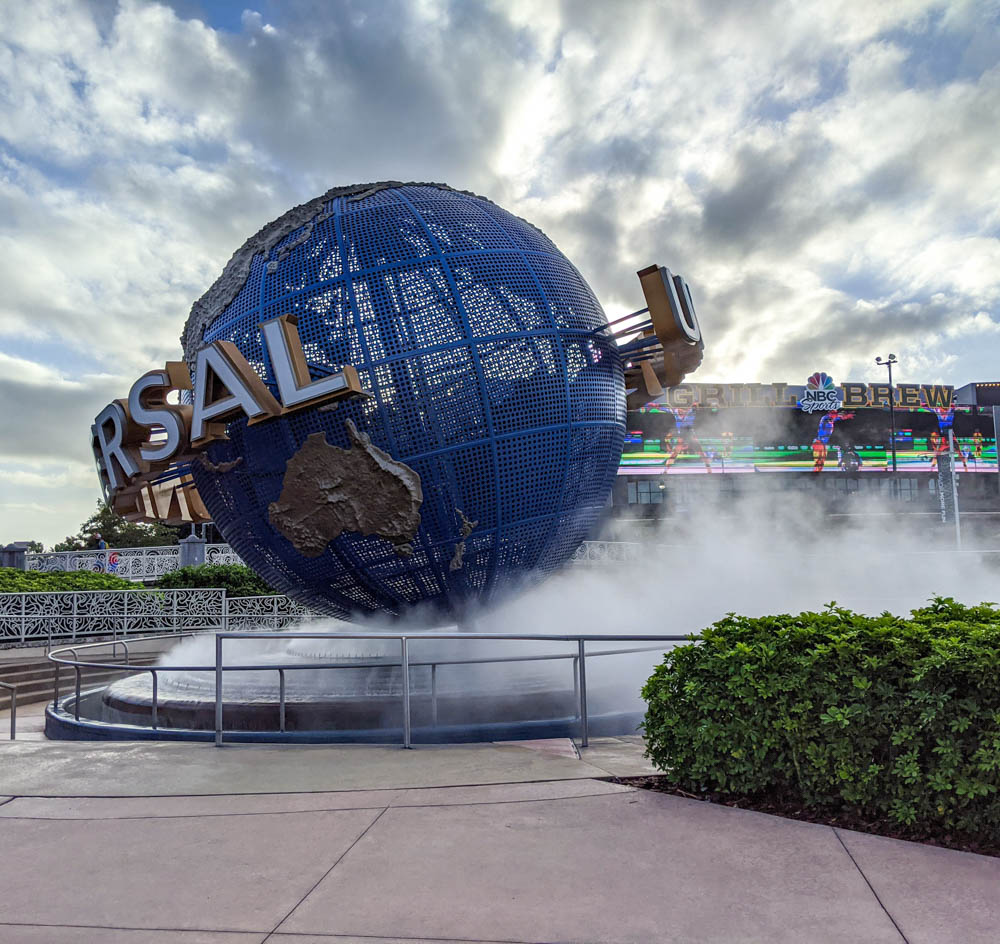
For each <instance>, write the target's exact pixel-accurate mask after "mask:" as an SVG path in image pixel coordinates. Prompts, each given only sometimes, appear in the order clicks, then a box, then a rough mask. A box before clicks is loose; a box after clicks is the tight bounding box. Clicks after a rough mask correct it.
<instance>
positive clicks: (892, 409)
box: [875, 354, 899, 472]
mask: <svg viewBox="0 0 1000 944" xmlns="http://www.w3.org/2000/svg"><path fill="white" fill-rule="evenodd" d="M875 363H876V364H878V365H879V367H888V368H889V425H890V426H891V427H892V471H893V472H895V471H896V397H895V396H894V395H893V392H892V365H893V364H898V363H899V362H898V361H897V360H896V355H895V354H890V355H889V356H888V357H887V358H886V359H885V360H882V358H881V357H876V358H875Z"/></svg>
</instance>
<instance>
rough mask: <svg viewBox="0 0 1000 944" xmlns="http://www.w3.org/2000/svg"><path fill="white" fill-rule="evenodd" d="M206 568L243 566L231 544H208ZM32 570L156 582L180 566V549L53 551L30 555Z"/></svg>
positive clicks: (170, 547)
mask: <svg viewBox="0 0 1000 944" xmlns="http://www.w3.org/2000/svg"><path fill="white" fill-rule="evenodd" d="M205 563H206V564H242V563H243V561H242V560H240V557H239V555H238V554H237V553H236V552H235V551H234V550H233V549H232V548H231V547H230V546H229V545H228V544H206V545H205ZM27 565H28V570H41V571H47V572H55V571H76V570H88V571H93V572H94V573H102V574H117V575H118V576H119V577H124V578H125V579H127V580H133V581H135V582H136V583H144V582H150V581H153V580H156V578H157V577H162V576H163V575H164V574H167V573H170V571H172V570H177V568H178V567H179V566H180V548H179V547H178V546H177V545H176V544H173V545H164V546H162V547H120V548H108V549H107V550H101V551H95V550H83V551H49V552H47V553H43V554H28V555H27Z"/></svg>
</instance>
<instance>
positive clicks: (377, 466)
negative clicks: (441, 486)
mask: <svg viewBox="0 0 1000 944" xmlns="http://www.w3.org/2000/svg"><path fill="white" fill-rule="evenodd" d="M346 426H347V432H348V435H349V436H350V438H351V444H352V448H350V449H341V448H340V447H339V446H331V445H330V444H329V443H328V442H327V441H326V437H325V436H324V434H323V433H313V434H312V435H311V436H309V437H308V439H306V441H305V443H303V445H302V448H301V449H299V450H298V452H296V453H295V454H294V455H293V456H292V457H291V458H290V459H289V460H288V463H287V465H286V466H285V479H284V482H283V483H282V488H281V495H279V496H278V500H277V501H275V502H271V504H270V506H269V508H268V514H269V517H270V520H271V524H273V525H274V526H275V527H276V528H277V529H278V530H279V531H280V532H281V533H282V534H283V535H284V536H285V537H286V538H288V540H289V541H291V542H292V545H293V546H294V547H295V549H296V550H297V551H298V552H299V553H300V554H302V555H303V556H305V557H319V556H320V554H322V553H323V551H324V550H326V546H327V544H329V543H330V541H332V540H334V539H335V538H337V537H339V536H340V534H341V533H343V532H344V531H355V532H357V533H358V534H363V535H366V536H368V535H377V536H378V537H382V538H385V539H386V540H387V541H390V542H392V544H394V545H395V547H396V553H398V554H402V555H404V556H407V557H409V556H410V555H412V554H413V548H412V547H411V546H410V542H411V541H412V540H413V538H414V537H415V536H416V533H417V528H419V527H420V505H421V503H422V502H423V500H424V496H423V491H422V490H421V487H420V476H419V475H417V473H416V472H415V471H414V470H413V469H411V468H410V467H409V466H408V465H404V464H403V463H402V462H397V461H396V460H395V459H393V458H392V456H390V455H389V454H388V453H387V452H384V451H383V450H381V449H379V448H378V447H377V446H373V445H372V442H371V439H369V437H368V436H367V435H365V434H364V433H359V432H358V430H357V427H355V425H354V424H353V423H352V422H351V421H350V420H347V422H346Z"/></svg>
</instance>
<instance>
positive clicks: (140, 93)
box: [0, 0, 1000, 541]
mask: <svg viewBox="0 0 1000 944" xmlns="http://www.w3.org/2000/svg"><path fill="white" fill-rule="evenodd" d="M180 9H181V13H177V12H175V11H174V10H173V9H172V8H171V7H170V6H168V5H166V4H158V3H154V2H134V0H127V2H122V3H120V4H119V5H118V6H117V7H111V6H110V5H105V4H99V3H98V4H94V5H88V4H84V3H69V2H67V3H59V2H55V0H52V2H38V3H32V4H2V5H0V285H2V286H3V290H2V291H0V352H3V357H2V358H0V377H2V379H3V383H2V384H0V396H3V397H5V398H6V399H5V400H4V403H3V408H4V409H3V412H4V413H7V414H10V412H11V411H10V410H9V409H7V407H8V405H9V404H10V403H12V402H13V403H16V405H17V411H16V412H17V413H18V414H19V415H17V416H10V415H8V416H6V417H5V418H4V419H3V420H2V421H0V458H2V459H3V460H4V461H10V459H11V457H12V456H16V457H17V459H16V461H17V462H18V463H27V465H22V466H18V468H20V469H21V471H20V472H19V473H18V476H17V477H16V481H17V483H18V484H17V486H16V487H17V488H18V489H19V490H20V494H21V498H22V504H32V503H33V502H34V503H36V504H41V505H43V506H46V507H49V506H47V505H46V503H45V502H44V501H40V500H39V498H38V496H40V495H42V494H43V492H44V491H45V490H44V488H43V485H42V483H41V482H39V481H37V480H34V479H31V478H30V475H32V474H36V473H37V474H38V475H43V477H44V478H45V480H46V481H51V468H50V467H48V466H47V467H46V471H45V472H44V473H41V472H37V469H35V471H34V472H33V471H32V469H33V468H34V467H32V466H31V463H35V464H36V466H37V467H38V468H41V465H40V464H41V463H45V462H49V463H51V462H52V461H59V462H64V463H66V464H67V465H68V467H72V468H74V469H81V470H82V469H85V468H89V465H90V460H89V455H88V453H87V450H86V439H87V426H88V423H89V418H90V417H92V416H93V415H95V414H96V412H97V411H98V410H99V409H100V408H101V406H103V404H104V403H105V402H106V400H107V398H109V397H110V396H112V395H115V394H118V395H120V394H121V393H123V392H124V390H125V389H127V384H128V383H129V381H130V380H131V379H132V378H133V377H134V376H137V375H138V374H139V373H141V372H143V371H144V370H146V369H149V368H150V367H152V366H155V365H156V364H158V363H160V362H161V361H162V360H164V359H165V358H168V357H174V356H177V353H178V344H177V337H178V335H179V333H180V329H181V326H182V324H183V321H184V319H185V317H186V313H187V310H188V309H189V307H190V304H191V302H192V301H193V300H194V299H195V298H197V297H198V296H199V295H200V294H201V293H202V292H203V291H204V290H205V288H206V287H207V286H208V285H209V284H210V283H211V282H212V281H213V280H214V278H215V276H216V275H217V274H218V272H219V271H220V270H221V268H222V266H223V265H224V263H225V261H226V260H227V259H228V258H229V256H230V254H231V253H232V252H233V251H234V250H235V249H236V248H237V247H238V246H239V245H240V244H241V243H242V242H243V240H244V239H245V238H246V237H247V236H248V235H249V234H251V233H253V232H255V231H256V230H257V229H258V228H259V227H260V226H261V225H262V224H263V223H265V222H267V221H268V220H269V219H271V218H273V217H274V216H276V215H277V214H278V213H280V212H281V211H282V210H284V209H285V208H286V207H287V206H289V205H291V204H293V203H295V202H300V201H301V200H303V199H306V198H308V197H311V196H314V195H315V194H317V193H319V192H321V191H322V190H324V189H326V188H327V187H329V186H333V185H335V184H340V183H350V182H356V181H362V180H377V179H384V178H402V179H430V180H445V181H448V182H450V183H452V184H454V185H455V186H458V187H462V188H469V189H474V190H477V191H479V192H482V193H485V194H486V195H487V196H490V197H492V198H493V199H495V200H497V201H498V202H499V203H501V204H502V205H505V206H507V207H508V209H510V210H512V211H513V212H516V213H520V214H522V215H524V216H525V217H527V218H528V219H530V220H532V221H533V222H535V223H536V224H538V225H539V226H541V227H542V228H543V229H545V230H546V231H547V232H548V233H549V235H550V236H552V238H553V239H554V240H555V241H556V243H557V244H558V245H559V246H560V247H561V248H562V249H563V250H564V251H565V252H566V253H567V254H568V255H569V256H570V257H571V258H572V259H573V261H574V262H575V263H576V264H577V265H578V266H579V267H580V269H581V270H582V271H583V273H584V274H585V275H586V276H587V278H588V279H589V280H590V281H591V283H592V285H593V287H594V288H595V290H596V291H597V293H598V295H599V296H600V297H601V298H602V300H603V301H604V302H605V304H606V307H607V308H608V309H609V311H610V312H613V313H616V314H618V313H624V312H626V311H629V310H631V309H632V308H635V307H638V306H639V304H641V301H640V299H641V293H640V292H639V291H638V285H637V283H636V280H635V276H634V272H635V270H636V269H637V268H639V267H641V266H642V265H646V264H648V263H650V262H653V261H658V262H663V263H666V264H668V265H670V266H671V267H672V268H674V269H676V270H679V271H682V272H683V273H684V274H685V275H686V276H687V278H688V280H689V281H690V282H691V284H692V286H693V288H694V290H695V293H696V297H697V301H698V308H699V313H700V315H701V318H702V321H703V326H704V329H705V334H706V337H707V339H708V350H707V352H706V360H705V365H704V367H703V376H704V377H705V379H712V378H716V379H723V378H728V379H737V380H770V379H789V380H794V379H795V378H796V377H798V376H799V375H800V374H802V373H803V372H804V371H811V370H813V369H816V368H817V367H826V368H827V369H831V370H833V371H834V372H835V373H836V374H837V375H839V376H845V375H847V374H854V375H855V376H859V377H864V376H868V375H869V374H870V373H871V371H872V370H873V368H872V366H871V360H872V358H873V356H874V354H875V353H881V354H885V353H886V352H887V350H888V349H889V348H891V349H893V350H894V351H896V353H898V354H899V355H900V357H901V359H902V361H903V363H902V364H901V368H900V376H901V379H903V380H924V381H936V380H945V381H950V382H955V383H961V382H964V381H966V380H969V379H972V378H973V377H974V376H976V377H979V379H983V378H984V377H986V376H988V375H990V374H991V373H995V367H994V365H993V358H992V356H991V354H990V351H989V346H988V345H989V342H990V341H992V339H993V337H994V335H995V332H996V327H995V326H996V324H997V323H998V322H1000V312H998V296H1000V276H998V274H997V273H998V272H1000V266H998V263H1000V241H998V232H1000V199H998V194H1000V164H998V163H997V161H996V160H995V153H994V152H995V129H996V127H997V126H998V119H1000V66H998V64H997V61H996V58H997V57H996V48H997V45H998V43H997V41H998V39H1000V36H998V32H1000V31H998V27H997V20H996V10H995V6H994V5H991V4H983V3H975V2H966V3H944V2H932V0H912V2H910V0H897V2H884V3H878V4H858V3H855V2H848V0H843V2H819V0H816V2H811V3H791V2H788V3H763V2H761V3H747V4H722V3H718V2H717V0H700V2H696V0H684V2H682V3H679V4H674V5H671V6H666V7H665V6H664V5H663V4H660V3H653V2H649V3H643V2H634V3H630V4H629V5H628V14H627V15H623V13H622V7H621V5H620V4H611V3H606V2H594V3H585V2H580V0H575V2H572V3H568V2H567V3H556V2H551V3H549V2H537V0H502V2H501V0H496V2H493V3H484V4H471V3H447V2H444V0H421V2H419V3H410V2H392V0H386V2H385V3H380V4H363V3H358V2H353V0H341V2H338V3H330V4H325V3H324V4H320V3H309V2H299V3H289V4H282V5H280V6H277V7H274V8H271V10H270V12H269V13H268V14H267V15H266V16H265V15H264V14H262V13H260V12H258V11H254V10H253V9H249V10H247V11H246V12H245V13H244V14H243V17H242V22H241V23H240V24H235V25H234V24H228V26H227V29H226V30H222V29H214V28H212V26H211V25H210V24H206V23H205V22H201V21H199V20H197V19H194V18H190V17H189V18H185V14H184V9H185V8H184V7H181V8H180ZM984 341H985V342H986V344H984ZM53 352H56V353H53ZM81 364H82V365H84V366H83V369H82V373H83V375H84V376H78V373H79V372H80V369H81V368H80V365H81ZM71 367H72V369H71ZM42 387H44V388H46V389H47V392H46V393H45V394H44V395H40V394H38V392H39V390H40V388H42ZM28 391H35V394H33V395H31V396H29V394H28ZM22 401H26V403H27V405H25V403H23V402H22ZM41 428H48V429H54V430H57V431H58V433H57V434H56V435H47V436H46V435H42V434H41V433H40V432H39V430H40V429H41ZM0 472H2V470H0ZM75 475H76V473H74V476H75ZM25 476H28V477H27V478H26V477H25ZM8 477H9V478H10V480H11V482H13V481H14V478H13V477H10V476H8ZM73 481H74V482H77V481H78V480H77V479H76V478H74V479H73ZM78 487H80V488H82V486H79V485H74V486H73V488H78ZM48 491H49V492H51V491H52V490H51V489H49V490H48ZM71 491H72V490H70V491H68V492H67V494H70V492H71ZM73 494H75V493H73ZM96 495H97V489H96V481H95V482H94V484H93V489H92V492H91V493H88V494H87V496H86V500H84V496H83V494H82V493H81V496H80V497H79V498H74V499H73V500H72V502H71V504H70V507H71V508H72V509H73V510H72V511H70V512H68V514H69V517H70V518H71V519H73V520H67V521H65V522H64V523H59V524H56V523H55V522H49V523H48V524H45V525H44V528H45V529H47V530H45V531H44V533H43V532H42V531H39V532H38V533H39V534H40V535H42V536H43V539H44V540H47V541H51V540H55V539H57V538H59V537H61V536H62V535H63V534H64V533H66V531H69V530H73V529H74V528H75V527H76V525H77V524H78V523H79V521H80V520H82V519H83V518H84V517H86V515H87V514H88V513H89V512H90V510H91V506H92V501H93V499H96ZM49 497H51V496H49ZM5 500H6V501H7V502H8V505H9V504H10V503H11V502H14V503H16V502H15V499H13V498H10V497H9V496H8V497H7V498H6V499H5ZM47 500H48V499H46V501H47ZM11 513H12V512H10V511H9V510H6V509H5V510H4V517H5V519H6V518H7V516H8V515H9V514H11ZM32 520H33V519H31V518H30V517H29V518H25V519H24V524H25V527H27V526H28V525H30V524H31V521H32ZM40 527H41V525H40ZM4 530H5V531H6V529H4ZM20 536H21V537H25V536H30V535H23V534H22V535H20ZM0 537H2V536H0Z"/></svg>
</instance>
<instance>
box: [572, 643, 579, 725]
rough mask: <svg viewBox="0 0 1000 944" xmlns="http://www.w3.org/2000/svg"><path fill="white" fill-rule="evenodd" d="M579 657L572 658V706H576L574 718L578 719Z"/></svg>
mask: <svg viewBox="0 0 1000 944" xmlns="http://www.w3.org/2000/svg"><path fill="white" fill-rule="evenodd" d="M579 666H580V657H579V656H578V655H577V656H573V704H574V705H576V717H577V718H578V719H579V717H580V676H579V674H578V673H579V671H580V668H579Z"/></svg>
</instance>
